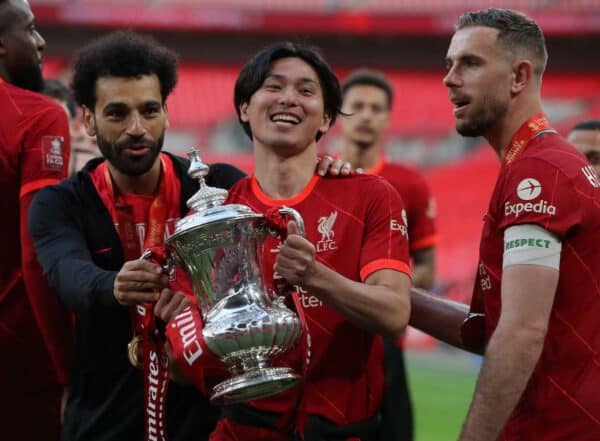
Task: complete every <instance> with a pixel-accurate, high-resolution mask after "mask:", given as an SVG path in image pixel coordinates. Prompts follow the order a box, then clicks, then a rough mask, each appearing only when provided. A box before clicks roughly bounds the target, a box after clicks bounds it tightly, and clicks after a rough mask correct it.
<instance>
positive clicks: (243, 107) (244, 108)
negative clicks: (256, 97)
mask: <svg viewBox="0 0 600 441" xmlns="http://www.w3.org/2000/svg"><path fill="white" fill-rule="evenodd" d="M240 119H241V120H242V122H245V123H247V122H248V121H250V118H249V117H248V103H242V104H240Z"/></svg>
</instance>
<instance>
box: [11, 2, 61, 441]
mask: <svg viewBox="0 0 600 441" xmlns="http://www.w3.org/2000/svg"><path fill="white" fill-rule="evenodd" d="M44 48H45V42H44V39H43V38H42V36H41V35H40V34H39V33H38V32H37V30H36V29H35V24H34V16H33V14H32V12H31V9H30V8H29V4H28V3H27V2H26V1H25V0H0V188H1V189H2V192H1V193H0V210H1V212H2V246H1V247H0V354H1V356H0V357H1V360H2V361H1V362H0V378H1V379H0V415H2V417H1V419H2V423H3V427H2V432H3V435H2V437H3V438H6V439H15V440H17V439H18V440H24V441H29V440H38V439H47V440H57V439H58V437H59V428H60V397H61V395H62V389H63V387H62V385H63V384H64V383H65V382H66V380H67V371H68V363H69V360H68V351H69V349H70V333H71V322H70V318H69V317H68V316H67V314H66V311H65V310H64V308H63V307H62V305H60V303H59V302H58V299H57V298H56V296H55V295H54V293H52V292H51V291H50V290H49V289H48V286H47V284H46V281H45V280H44V277H43V275H42V270H41V268H40V267H39V264H38V262H37V260H36V258H35V254H34V251H33V245H32V243H31V237H30V236H29V232H28V228H27V216H28V212H29V205H30V202H31V200H32V198H33V197H34V195H35V194H36V192H37V191H38V190H39V189H40V188H42V187H44V186H47V185H50V184H54V183H57V182H58V181H59V180H60V179H61V178H63V177H65V176H66V173H67V164H68V162H69V129H68V123H67V117H66V115H65V112H64V111H63V109H62V108H61V107H60V105H58V104H57V103H55V102H54V101H52V100H50V99H49V98H46V97H44V96H42V95H40V94H38V93H35V92H39V91H40V90H41V88H42V85H43V81H42V70H41V61H42V53H43V51H44ZM32 421H34V423H32Z"/></svg>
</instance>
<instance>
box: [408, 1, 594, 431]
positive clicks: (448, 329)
mask: <svg viewBox="0 0 600 441" xmlns="http://www.w3.org/2000/svg"><path fill="white" fill-rule="evenodd" d="M546 61H547V52H546V46H545V42H544V36H543V34H542V31H541V29H540V28H539V27H538V25H537V24H536V23H535V22H534V21H533V20H531V19H530V18H528V17H526V16H525V15H523V14H521V13H518V12H515V11H509V10H501V9H487V10H483V11H478V12H470V13H467V14H465V15H463V16H462V17H460V19H459V20H458V23H457V26H456V32H455V33H454V35H453V37H452V40H451V42H450V46H449V49H448V52H447V56H446V62H447V67H448V73H447V75H446V77H445V78H444V84H445V85H446V87H447V88H448V91H449V97H450V101H451V102H452V103H453V104H454V117H455V120H456V129H457V131H458V133H460V134H461V135H463V136H483V137H484V138H485V139H486V140H487V141H488V143H489V144H490V146H491V147H492V148H493V150H494V151H495V153H496V154H497V155H498V158H499V160H500V161H501V169H500V173H499V176H498V180H497V183H496V187H495V189H494V191H493V194H492V198H491V201H490V205H489V209H488V212H487V214H486V215H485V217H484V228H483V235H482V238H481V246H480V263H479V266H478V269H477V274H476V280H475V288H474V293H473V298H472V301H471V308H470V309H469V308H468V307H467V305H462V304H459V303H453V302H450V301H446V300H444V299H440V298H437V297H434V296H431V295H428V294H427V293H425V292H422V291H419V290H416V289H413V291H412V296H411V304H412V308H413V309H412V315H411V324H412V325H414V326H416V327H417V328H419V329H422V330H423V331H425V332H428V333H429V334H431V335H433V336H434V337H437V338H439V339H441V340H443V341H445V342H447V343H450V344H453V345H455V346H457V347H461V348H464V349H469V350H472V351H474V352H478V353H481V354H483V355H484V359H483V365H482V368H481V371H480V374H479V378H478V380H477V384H476V388H475V393H474V396H473V400H472V403H471V406H470V409H469V412H468V415H467V418H466V421H465V423H464V425H463V428H462V433H461V435H460V439H461V440H473V441H484V440H490V441H491V440H496V439H501V440H520V441H523V440H536V441H537V440H567V439H569V440H575V439H576V440H583V441H586V440H589V441H592V440H598V439H600V395H599V394H598V393H597V391H598V388H599V387H600V370H599V369H598V361H597V352H598V351H597V348H598V347H600V332H598V317H600V288H599V287H600V259H598V247H599V246H600V179H599V178H598V177H597V176H596V174H595V173H594V171H593V169H592V167H591V165H590V164H589V163H588V161H587V160H586V158H585V157H584V156H583V155H582V154H581V153H579V152H578V151H577V150H575V149H574V148H573V147H572V146H571V145H570V144H568V143H567V142H566V141H565V140H564V139H563V138H562V137H560V136H559V135H558V133H557V132H556V131H555V130H554V129H552V128H551V126H550V124H549V122H548V120H547V118H546V116H545V115H544V113H543V108H542V104H541V97H540V89H541V83H542V75H543V72H544V70H545V67H546ZM457 264H460V262H457Z"/></svg>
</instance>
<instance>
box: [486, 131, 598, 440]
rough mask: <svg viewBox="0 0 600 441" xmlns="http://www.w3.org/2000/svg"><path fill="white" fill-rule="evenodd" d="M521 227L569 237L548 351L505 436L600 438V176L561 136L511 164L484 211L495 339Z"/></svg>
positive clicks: (542, 139)
mask: <svg viewBox="0 0 600 441" xmlns="http://www.w3.org/2000/svg"><path fill="white" fill-rule="evenodd" d="M518 224H536V225H538V226H540V227H542V228H544V229H546V230H548V231H550V232H551V233H553V234H555V235H556V236H557V237H558V238H559V239H560V241H561V242H562V252H561V259H560V279H559V283H558V288H557V291H556V297H555V300H554V306H553V309H552V313H551V316H550V322H549V327H548V334H547V336H546V341H545V344H544V349H543V351H542V354H541V357H540V359H539V362H538V363H537V366H536V368H535V370H534V372H533V374H532V377H531V378H530V380H529V383H528V385H527V388H526V389H525V392H524V393H523V396H522V397H521V400H520V402H519V404H518V405H517V407H516V409H515V411H514V412H513V414H512V416H511V418H510V420H509V421H508V423H507V425H506V427H505V428H504V431H503V433H502V437H501V438H500V439H502V440H519V441H527V440H535V441H540V440H542V441H550V440H557V441H558V440H578V441H581V440H590V441H592V440H599V439H600V393H599V392H600V358H599V350H600V326H599V323H600V322H599V320H600V255H599V254H598V253H599V250H600V181H599V180H598V177H597V176H596V175H595V173H593V170H592V169H591V166H590V165H589V164H588V162H587V161H586V159H585V158H584V157H583V155H581V154H580V153H578V152H577V151H576V150H575V149H574V148H573V147H572V146H570V145H569V144H567V143H566V142H565V141H564V140H563V139H562V138H561V137H560V136H558V135H557V134H555V133H545V134H542V135H540V136H538V137H537V138H534V139H533V140H532V141H530V142H529V144H528V145H527V146H526V147H525V148H524V150H522V151H521V152H520V153H518V154H517V156H516V157H515V158H513V159H512V160H511V161H508V162H507V163H505V164H504V165H503V167H502V169H501V171H500V175H499V177H498V181H497V183H496V187H495V189H494V192H493V195H492V199H491V202H490V206H489V211H488V213H487V214H486V216H485V225H484V231H483V236H482V239H481V247H480V264H479V270H478V272H477V280H476V286H475V289H476V293H475V296H477V297H478V298H482V299H483V306H484V309H485V314H486V334H487V335H486V337H487V339H489V337H490V336H491V334H492V333H493V331H494V329H495V327H496V325H497V323H498V319H499V316H500V309H501V298H500V281H501V278H502V257H503V248H504V241H503V235H504V230H505V229H506V228H507V227H510V226H512V225H518ZM524 301H526V300H524Z"/></svg>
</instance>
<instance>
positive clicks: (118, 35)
mask: <svg viewBox="0 0 600 441" xmlns="http://www.w3.org/2000/svg"><path fill="white" fill-rule="evenodd" d="M149 74H155V75H156V76H157V77H158V80H159V83H160V94H161V96H162V100H163V104H164V102H165V101H166V99H167V97H168V96H169V94H170V93H171V92H172V91H173V88H174V87H175V85H176V84H177V56H176V55H175V54H174V53H173V52H172V51H170V50H169V49H167V48H166V47H164V46H162V45H160V44H159V43H158V42H156V40H154V39H153V38H151V37H146V36H142V35H140V34H137V33H135V32H133V31H116V32H111V33H110V34H108V35H105V36H103V37H100V38H98V39H97V40H94V41H92V42H91V43H90V44H88V45H87V46H86V47H84V48H83V49H82V50H81V51H80V52H79V54H78V57H77V60H76V62H75V68H74V74H73V83H72V85H71V87H72V88H73V92H74V95H75V99H76V100H77V102H78V103H79V104H80V105H82V106H85V107H87V108H88V109H90V110H91V111H92V112H93V111H94V107H95V105H96V81H97V80H98V78H99V77H103V76H113V77H124V78H135V77H138V76H140V75H149Z"/></svg>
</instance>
